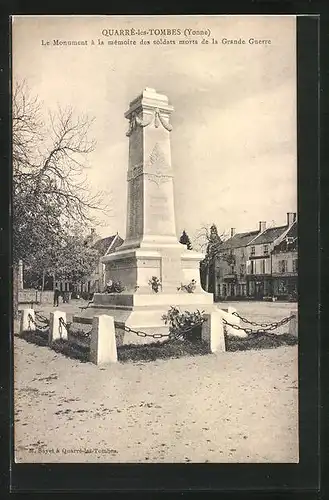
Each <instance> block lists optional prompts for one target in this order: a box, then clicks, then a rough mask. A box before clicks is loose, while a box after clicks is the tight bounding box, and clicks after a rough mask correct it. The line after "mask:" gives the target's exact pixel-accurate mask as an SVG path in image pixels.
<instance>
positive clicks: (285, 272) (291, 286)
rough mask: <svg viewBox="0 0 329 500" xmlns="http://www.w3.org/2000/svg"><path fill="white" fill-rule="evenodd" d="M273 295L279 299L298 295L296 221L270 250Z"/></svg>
mask: <svg viewBox="0 0 329 500" xmlns="http://www.w3.org/2000/svg"><path fill="white" fill-rule="evenodd" d="M272 284H273V295H275V296H276V297H278V298H280V299H289V298H295V299H296V298H297V295H298V234H297V221H296V222H294V224H293V225H292V226H291V228H290V230H289V231H288V232H287V233H286V235H285V237H284V239H283V240H282V241H281V242H280V243H279V244H278V245H276V246H275V247H274V250H273V252H272Z"/></svg>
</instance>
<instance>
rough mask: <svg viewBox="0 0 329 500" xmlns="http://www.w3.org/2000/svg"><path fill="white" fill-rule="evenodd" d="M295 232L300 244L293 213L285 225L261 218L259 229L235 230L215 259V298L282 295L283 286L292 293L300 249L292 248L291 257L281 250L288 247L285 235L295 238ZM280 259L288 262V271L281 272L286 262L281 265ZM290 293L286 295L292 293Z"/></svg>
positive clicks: (288, 215) (295, 281)
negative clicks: (269, 224) (272, 224)
mask: <svg viewBox="0 0 329 500" xmlns="http://www.w3.org/2000/svg"><path fill="white" fill-rule="evenodd" d="M293 234H296V236H295V240H294V242H295V246H297V220H296V214H295V213H291V212H289V213H288V214H287V223H286V224H285V225H284V226H278V227H270V228H267V227H266V222H264V221H260V222H259V227H258V231H251V232H248V233H238V234H236V233H235V231H234V229H232V230H231V238H229V239H228V240H227V241H225V242H224V243H223V244H222V245H221V246H220V248H219V251H218V255H217V259H216V282H217V286H216V295H215V298H216V300H227V299H239V298H250V299H256V300H257V299H263V298H264V297H273V296H278V297H283V294H281V295H280V294H279V293H278V291H279V290H281V289H282V290H283V287H284V286H285V289H287V290H290V292H291V293H292V290H293V289H294V287H293V285H292V283H295V284H296V287H297V271H296V272H293V271H292V269H293V266H294V267H295V268H296V265H297V264H296V263H297V252H298V250H297V248H296V250H293V249H292V247H291V248H290V247H289V252H290V253H291V255H289V257H288V255H287V256H283V255H282V252H283V251H284V249H285V248H286V246H285V245H286V243H285V242H286V238H288V241H292V238H293V236H292V235H293ZM289 238H290V239H289ZM280 245H281V246H280ZM280 255H281V257H280ZM279 260H281V261H283V260H285V261H287V264H286V266H287V267H286V268H285V269H286V271H285V272H283V271H282V272H281V271H280V270H281V269H282V270H283V269H284V267H283V266H284V265H283V264H280V265H281V267H280V265H279V263H278V262H279ZM293 261H295V263H294V264H293ZM288 268H289V271H288ZM279 269H280V270H279ZM288 281H289V283H291V284H289V286H288V284H287V283H288ZM283 283H286V285H283ZM290 292H289V293H287V294H286V295H287V296H288V295H291V293H290ZM280 293H281V292H280Z"/></svg>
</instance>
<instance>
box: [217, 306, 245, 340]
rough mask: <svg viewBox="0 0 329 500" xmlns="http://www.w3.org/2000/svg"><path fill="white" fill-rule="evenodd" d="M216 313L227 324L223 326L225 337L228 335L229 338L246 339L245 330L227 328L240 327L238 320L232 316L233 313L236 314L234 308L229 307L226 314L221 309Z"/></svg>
mask: <svg viewBox="0 0 329 500" xmlns="http://www.w3.org/2000/svg"><path fill="white" fill-rule="evenodd" d="M231 311H232V312H231ZM218 312H219V313H220V315H221V317H222V318H223V319H225V321H227V323H229V324H228V325H226V324H224V328H225V331H226V333H227V335H229V336H230V337H240V338H244V337H247V333H246V331H245V330H243V329H236V328H234V327H233V326H229V325H237V326H240V323H241V321H240V318H239V317H238V316H235V315H234V314H232V313H233V312H236V309H235V308H234V307H230V308H229V309H228V312H226V311H223V309H218Z"/></svg>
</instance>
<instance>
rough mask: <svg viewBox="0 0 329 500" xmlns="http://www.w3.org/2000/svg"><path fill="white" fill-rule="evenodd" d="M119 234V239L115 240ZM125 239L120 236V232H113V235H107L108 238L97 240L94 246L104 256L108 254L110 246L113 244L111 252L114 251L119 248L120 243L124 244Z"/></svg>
mask: <svg viewBox="0 0 329 500" xmlns="http://www.w3.org/2000/svg"><path fill="white" fill-rule="evenodd" d="M116 236H117V239H116V240H115V241H114V238H115V237H116ZM122 243H123V239H122V238H120V236H119V235H118V234H113V235H112V236H107V237H106V238H102V239H100V240H97V241H96V243H94V245H93V248H95V250H97V251H98V252H99V253H100V254H101V255H102V256H104V255H105V254H106V252H107V251H108V250H109V248H110V246H111V245H112V247H111V249H110V252H109V253H112V252H114V251H115V250H116V248H118V247H119V246H120V245H122Z"/></svg>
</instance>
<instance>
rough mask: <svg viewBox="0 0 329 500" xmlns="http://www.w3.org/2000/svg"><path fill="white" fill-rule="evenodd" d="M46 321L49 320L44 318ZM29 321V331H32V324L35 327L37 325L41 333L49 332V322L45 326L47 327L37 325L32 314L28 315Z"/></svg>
mask: <svg viewBox="0 0 329 500" xmlns="http://www.w3.org/2000/svg"><path fill="white" fill-rule="evenodd" d="M36 317H37V315H36ZM44 319H45V320H47V318H44ZM28 320H29V330H31V323H32V324H33V325H35V327H36V328H37V329H38V330H41V331H44V330H48V328H49V322H48V321H47V324H45V325H38V324H37V323H36V321H35V320H34V318H33V317H32V316H31V314H29V315H28ZM44 323H45V321H44Z"/></svg>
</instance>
